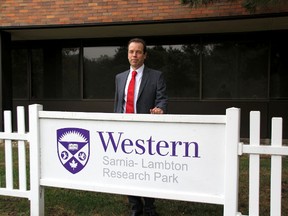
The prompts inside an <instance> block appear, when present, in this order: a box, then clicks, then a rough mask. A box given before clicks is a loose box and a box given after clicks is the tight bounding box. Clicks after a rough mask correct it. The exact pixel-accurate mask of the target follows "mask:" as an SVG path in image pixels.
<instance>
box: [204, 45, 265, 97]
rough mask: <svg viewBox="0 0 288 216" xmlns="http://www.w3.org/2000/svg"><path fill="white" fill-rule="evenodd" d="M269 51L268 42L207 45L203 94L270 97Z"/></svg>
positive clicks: (209, 95) (205, 46)
mask: <svg viewBox="0 0 288 216" xmlns="http://www.w3.org/2000/svg"><path fill="white" fill-rule="evenodd" d="M268 54H269V49H268V44H267V43H255V42H253V43H248V42H247V43H233V42H223V43H211V44H206V45H204V47H203V98H204V99H217V98H218V99H230V98H233V99H252V98H253V99H264V98H267V97H268Z"/></svg>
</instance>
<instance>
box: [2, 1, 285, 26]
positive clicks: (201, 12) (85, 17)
mask: <svg viewBox="0 0 288 216" xmlns="http://www.w3.org/2000/svg"><path fill="white" fill-rule="evenodd" d="M274 12H276V13H278V12H288V3H284V5H282V6H278V7H274V8H263V9H261V10H259V11H258V12H257V13H274ZM243 15H249V12H247V11H246V10H245V9H244V8H243V7H242V6H241V1H238V2H237V1H236V2H235V1H234V2H227V1H225V0H222V1H219V2H218V3H215V4H211V5H208V6H203V7H199V8H191V7H188V6H183V5H181V4H180V0H126V1H124V0H1V1H0V27H11V26H12V27H18V26H33V25H40V26H43V25H61V24H95V23H96V24H97V23H111V22H117V23H119V22H135V21H163V20H178V19H197V18H208V17H209V18H210V17H222V16H223V17H225V16H243Z"/></svg>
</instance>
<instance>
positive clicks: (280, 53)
mask: <svg viewBox="0 0 288 216" xmlns="http://www.w3.org/2000/svg"><path fill="white" fill-rule="evenodd" d="M287 50H288V44H287V39H286V38H285V39H283V40H281V39H280V38H278V41H275V42H274V43H273V45H272V52H271V83H270V87H271V91H270V97H271V98H273V99H280V98H282V99H284V98H288V85H287V83H288V53H287Z"/></svg>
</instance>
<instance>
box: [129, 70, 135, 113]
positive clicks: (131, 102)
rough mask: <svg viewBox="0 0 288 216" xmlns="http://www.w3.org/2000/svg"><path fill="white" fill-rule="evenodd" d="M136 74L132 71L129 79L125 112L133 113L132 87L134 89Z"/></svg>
mask: <svg viewBox="0 0 288 216" xmlns="http://www.w3.org/2000/svg"><path fill="white" fill-rule="evenodd" d="M136 75H137V72H136V71H133V72H132V78H131V80H130V83H129V86H128V91H127V101H126V113H134V89H135V77H136Z"/></svg>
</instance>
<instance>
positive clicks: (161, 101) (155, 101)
mask: <svg viewBox="0 0 288 216" xmlns="http://www.w3.org/2000/svg"><path fill="white" fill-rule="evenodd" d="M146 57H147V53H146V43H145V41H144V40H142V39H139V38H134V39H131V40H130V41H129V43H128V60H129V63H130V69H129V70H127V71H124V72H122V73H120V74H117V75H116V79H115V84H116V90H115V104H114V112H116V113H151V114H163V113H166V111H167V100H168V99H167V94H166V83H165V80H164V77H163V73H162V72H160V71H157V70H153V69H150V68H148V67H146V66H145V65H144V61H145V59H146ZM133 71H136V72H137V73H136V77H135V83H134V84H135V87H134V98H135V99H134V101H133V107H132V111H131V109H130V108H129V109H128V108H127V106H126V105H127V94H128V93H127V92H128V85H129V83H130V80H131V79H132V72H133ZM133 73H135V72H133ZM143 199H144V204H143V203H142V199H141V197H136V196H128V200H129V203H130V204H131V206H132V210H131V216H137V215H142V213H143V206H144V213H145V215H149V216H155V215H157V213H156V211H155V206H154V198H147V197H144V198H143Z"/></svg>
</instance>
